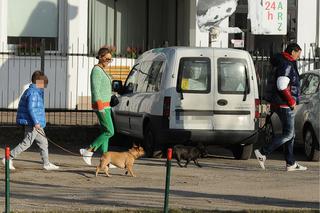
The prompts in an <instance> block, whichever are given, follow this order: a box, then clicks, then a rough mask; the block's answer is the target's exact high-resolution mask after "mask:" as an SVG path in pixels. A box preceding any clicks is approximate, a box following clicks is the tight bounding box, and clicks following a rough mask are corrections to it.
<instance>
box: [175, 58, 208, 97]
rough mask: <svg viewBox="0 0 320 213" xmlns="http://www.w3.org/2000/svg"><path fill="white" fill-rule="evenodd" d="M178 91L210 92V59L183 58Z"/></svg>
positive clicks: (180, 65) (180, 66)
mask: <svg viewBox="0 0 320 213" xmlns="http://www.w3.org/2000/svg"><path fill="white" fill-rule="evenodd" d="M177 91H178V92H186V93H188V92H189V93H208V92H210V59H209V58H189V57H188V58H181V59H180V64H179V74H178V85H177Z"/></svg>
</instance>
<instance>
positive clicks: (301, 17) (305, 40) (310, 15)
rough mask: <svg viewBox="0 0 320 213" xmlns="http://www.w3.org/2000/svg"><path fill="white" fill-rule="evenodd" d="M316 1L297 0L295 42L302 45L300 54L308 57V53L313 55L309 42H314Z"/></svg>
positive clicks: (315, 39) (317, 17) (316, 17)
mask: <svg viewBox="0 0 320 213" xmlns="http://www.w3.org/2000/svg"><path fill="white" fill-rule="evenodd" d="M317 1H319V0H308V3H306V2H305V1H298V22H297V24H298V26H297V42H298V44H299V45H300V46H301V47H302V49H303V52H302V56H305V57H308V55H309V53H310V54H311V57H313V51H312V48H311V46H310V44H311V43H316V41H317V38H316V34H317V33H316V31H317V27H316V23H317V19H319V18H320V17H319V16H317Z"/></svg>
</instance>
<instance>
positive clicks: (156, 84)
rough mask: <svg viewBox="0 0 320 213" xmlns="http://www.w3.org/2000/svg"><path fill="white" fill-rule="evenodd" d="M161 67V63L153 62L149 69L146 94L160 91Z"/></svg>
mask: <svg viewBox="0 0 320 213" xmlns="http://www.w3.org/2000/svg"><path fill="white" fill-rule="evenodd" d="M162 65H163V61H154V62H153V63H152V65H151V67H150V69H149V72H148V74H149V75H148V76H147V81H148V86H147V92H158V91H159V90H160V85H161V78H162V72H163V69H162Z"/></svg>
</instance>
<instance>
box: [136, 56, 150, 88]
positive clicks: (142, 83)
mask: <svg viewBox="0 0 320 213" xmlns="http://www.w3.org/2000/svg"><path fill="white" fill-rule="evenodd" d="M151 66H152V61H144V62H142V63H141V66H140V70H139V74H138V79H137V88H136V92H146V91H147V87H148V76H149V70H150V68H151Z"/></svg>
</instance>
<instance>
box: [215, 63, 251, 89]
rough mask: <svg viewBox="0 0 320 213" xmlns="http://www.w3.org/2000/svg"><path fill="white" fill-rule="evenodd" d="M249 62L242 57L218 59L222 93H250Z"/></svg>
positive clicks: (219, 85) (219, 87)
mask: <svg viewBox="0 0 320 213" xmlns="http://www.w3.org/2000/svg"><path fill="white" fill-rule="evenodd" d="M246 67H247V63H246V61H245V60H242V59H235V58H219V59H218V92H219V93H222V94H243V93H244V92H245V91H247V94H248V93H250V84H249V83H248V82H249V79H250V78H249V74H248V70H247V68H246Z"/></svg>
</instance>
